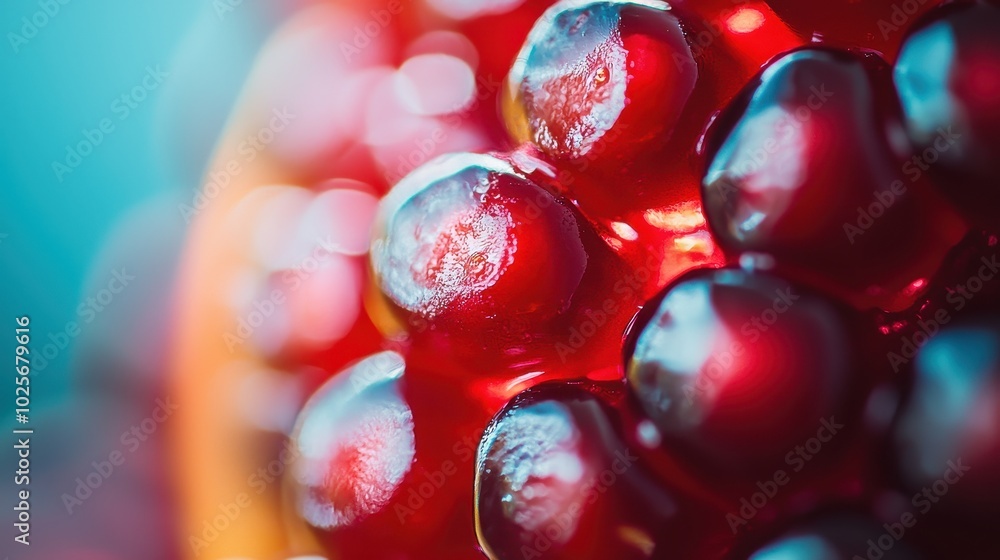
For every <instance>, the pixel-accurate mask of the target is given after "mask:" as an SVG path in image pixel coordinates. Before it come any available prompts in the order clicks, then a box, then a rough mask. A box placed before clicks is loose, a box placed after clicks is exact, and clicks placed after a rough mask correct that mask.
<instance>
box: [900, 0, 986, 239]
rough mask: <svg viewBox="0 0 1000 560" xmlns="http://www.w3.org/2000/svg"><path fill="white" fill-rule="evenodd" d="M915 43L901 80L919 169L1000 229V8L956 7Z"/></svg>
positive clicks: (904, 56) (908, 48) (903, 58)
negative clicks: (999, 28) (999, 32)
mask: <svg viewBox="0 0 1000 560" xmlns="http://www.w3.org/2000/svg"><path fill="white" fill-rule="evenodd" d="M928 17H929V18H930V19H929V20H928V21H927V22H925V23H924V24H923V25H922V26H921V27H920V28H919V29H918V30H916V31H915V32H914V33H913V34H912V35H911V36H910V37H908V38H907V40H906V43H905V44H904V45H903V50H902V51H901V53H900V57H899V60H898V61H897V62H896V67H895V79H896V86H897V88H898V89H899V96H900V99H901V100H902V103H903V109H904V111H905V112H906V118H907V123H908V127H909V132H910V137H911V138H912V139H913V143H914V144H915V146H916V147H917V149H918V150H919V151H918V153H917V154H916V157H915V158H914V159H913V161H912V165H913V166H914V167H915V168H917V169H921V170H924V171H930V172H931V173H933V174H934V175H935V178H936V179H937V181H938V182H939V183H940V187H941V192H942V193H943V194H945V196H947V197H948V198H949V199H950V200H952V201H953V202H954V203H955V204H956V205H958V207H959V208H960V209H961V210H962V211H963V212H964V213H965V214H966V215H968V216H969V217H971V218H973V219H974V220H975V221H977V222H979V223H980V224H981V225H983V226H986V227H995V226H996V225H998V223H1000V222H998V218H997V216H998V215H1000V212H998V210H1000V194H998V192H997V188H996V186H997V184H998V182H1000V175H998V173H997V167H996V162H997V161H998V159H1000V38H998V37H997V32H996V30H997V26H1000V6H996V5H995V4H991V3H989V2H975V3H972V4H971V5H955V6H949V7H947V8H944V9H941V10H939V11H937V12H934V13H933V14H931V15H929V16H928Z"/></svg>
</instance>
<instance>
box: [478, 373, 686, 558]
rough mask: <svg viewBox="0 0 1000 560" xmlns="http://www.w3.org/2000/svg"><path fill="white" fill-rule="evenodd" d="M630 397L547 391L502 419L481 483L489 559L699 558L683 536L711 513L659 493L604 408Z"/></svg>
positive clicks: (487, 450)
mask: <svg viewBox="0 0 1000 560" xmlns="http://www.w3.org/2000/svg"><path fill="white" fill-rule="evenodd" d="M620 391H621V390H620V385H617V384H614V385H610V386H606V387H601V386H588V385H580V384H566V385H562V384H560V385H552V384H547V385H541V386H539V387H537V388H535V389H531V390H529V391H527V392H525V393H522V394H521V395H519V396H518V397H517V398H516V399H514V400H513V401H511V403H510V404H509V405H508V406H507V408H505V409H504V410H503V411H501V413H500V414H499V415H498V416H497V417H496V418H495V419H494V421H493V423H492V424H491V426H490V427H489V428H488V429H487V431H486V433H485V435H484V437H483V443H482V445H481V447H480V449H479V457H478V469H479V470H478V475H477V480H476V521H477V530H478V533H479V539H480V543H481V544H482V545H483V549H484V551H485V552H486V554H487V556H489V557H490V558H521V557H531V558H552V559H555V558H566V559H569V558H581V557H587V558H623V559H625V558H629V559H631V558H635V559H639V558H674V557H680V555H684V554H692V549H690V548H687V547H688V546H690V545H689V544H686V543H682V542H681V535H683V534H685V533H686V532H688V531H698V528H697V523H696V520H697V519H698V518H699V515H702V516H703V515H704V512H703V511H698V510H696V509H694V508H692V507H691V505H690V503H686V502H685V498H684V497H682V496H680V495H678V494H677V493H675V492H671V490H670V488H669V487H667V486H664V485H662V484H658V483H657V481H656V479H655V478H654V477H653V476H651V474H650V473H648V472H646V471H645V469H644V467H643V465H642V464H641V463H640V459H639V457H637V456H635V455H634V454H633V451H632V450H630V449H629V448H628V446H626V445H625V444H624V443H623V442H622V441H621V440H620V439H618V437H617V436H616V435H615V431H616V426H615V421H614V420H613V418H614V413H613V411H612V409H611V408H610V407H609V405H608V403H607V402H606V401H605V400H604V399H610V400H615V395H616V394H620ZM602 397H603V398H602ZM619 398H620V397H619ZM692 510H693V511H692Z"/></svg>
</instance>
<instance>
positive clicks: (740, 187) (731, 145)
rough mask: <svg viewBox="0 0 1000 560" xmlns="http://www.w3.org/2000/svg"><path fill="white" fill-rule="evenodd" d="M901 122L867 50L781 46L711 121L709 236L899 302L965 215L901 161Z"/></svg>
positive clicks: (916, 288) (853, 297)
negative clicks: (786, 49)
mask: <svg viewBox="0 0 1000 560" xmlns="http://www.w3.org/2000/svg"><path fill="white" fill-rule="evenodd" d="M901 127H902V124H901V122H900V116H899V108H898V103H897V102H896V100H895V96H894V95H893V90H892V83H891V80H890V79H889V72H888V68H887V66H886V65H885V64H884V62H882V61H881V60H879V59H878V58H877V57H875V56H874V55H864V56H862V55H855V54H850V53H847V52H840V51H835V50H830V49H819V48H810V49H802V50H798V51H794V52H792V53H790V54H787V55H785V56H783V57H781V58H780V59H778V60H777V61H775V62H774V63H772V64H771V65H770V66H768V68H767V69H765V70H764V72H763V73H762V74H761V75H760V76H759V77H758V79H757V80H755V81H754V82H752V83H751V84H750V86H749V87H748V88H747V89H746V91H745V92H744V94H743V96H742V98H741V100H740V101H739V102H738V103H736V104H735V105H734V106H733V107H731V108H730V109H729V110H728V111H727V113H726V114H725V115H724V117H723V118H721V119H720V121H719V122H718V123H717V124H716V130H715V131H714V132H713V135H712V137H713V142H712V146H711V164H710V165H709V167H708V171H707V173H706V176H705V180H704V183H703V187H702V189H703V197H704V203H705V213H706V217H707V218H708V224H709V226H710V227H711V229H712V231H713V232H714V233H715V235H716V239H717V240H718V241H719V243H720V245H721V246H722V247H723V248H724V249H725V250H726V251H727V252H729V253H730V254H733V255H736V254H740V253H744V252H752V253H765V254H769V255H771V256H773V257H774V259H775V260H776V263H777V268H778V270H779V271H781V272H783V273H785V274H788V275H791V276H793V277H795V278H796V279H798V280H800V281H805V282H807V283H811V284H813V285H816V286H818V287H820V288H822V289H824V290H828V291H832V292H834V293H836V294H838V295H840V296H842V297H844V298H846V299H848V300H849V301H851V302H852V303H854V304H855V305H857V306H859V307H881V308H886V309H896V310H898V309H903V308H905V307H907V306H908V305H910V304H911V303H913V301H914V300H915V299H916V296H918V295H919V293H920V289H921V288H922V287H925V286H926V285H927V283H928V280H929V279H930V277H931V276H932V275H933V274H934V273H935V272H936V271H937V269H938V267H939V266H940V264H941V262H942V259H943V258H944V256H945V254H946V253H947V251H948V250H949V249H950V248H951V247H952V246H953V245H955V244H956V243H957V242H958V241H959V239H960V238H961V236H962V235H963V234H964V233H965V231H966V227H965V226H964V224H963V223H962V221H961V220H960V219H959V218H958V217H957V215H956V214H955V213H954V212H953V211H952V210H951V208H950V207H949V206H948V205H947V204H945V203H944V202H943V201H942V200H941V199H940V197H939V196H938V195H937V194H936V192H935V191H934V188H933V186H932V185H931V184H930V183H929V181H928V180H927V178H926V177H920V176H917V177H912V176H909V175H907V174H906V173H905V168H904V163H905V161H906V156H905V155H898V154H904V153H905V152H906V151H908V149H909V148H908V146H907V145H906V142H905V139H902V138H901V137H900V134H899V132H900V130H901Z"/></svg>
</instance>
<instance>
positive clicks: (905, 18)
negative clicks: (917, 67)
mask: <svg viewBox="0 0 1000 560" xmlns="http://www.w3.org/2000/svg"><path fill="white" fill-rule="evenodd" d="M767 3H768V4H770V5H771V7H772V8H773V9H774V11H775V12H777V14H778V15H779V16H781V18H782V19H784V20H785V21H786V22H788V25H790V26H792V28H793V29H795V30H796V31H798V32H799V33H801V34H802V36H803V37H807V38H808V37H817V38H818V39H819V40H820V41H822V42H823V43H828V44H830V45H834V46H838V47H851V48H865V49H871V50H874V51H877V52H879V53H881V54H882V55H883V56H885V57H886V58H887V59H889V60H892V59H893V58H895V56H896V52H897V51H898V50H899V44H900V43H901V42H902V41H903V37H904V35H905V34H906V30H907V28H909V27H910V25H912V24H913V23H914V22H915V21H916V20H917V19H918V18H919V17H920V16H921V14H923V13H926V12H927V11H928V10H930V9H931V8H933V7H934V6H936V5H937V4H940V0H823V1H821V2H802V1H801V0H768V2H767Z"/></svg>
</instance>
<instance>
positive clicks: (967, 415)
mask: <svg viewBox="0 0 1000 560" xmlns="http://www.w3.org/2000/svg"><path fill="white" fill-rule="evenodd" d="M998 430H1000V317H997V316H993V315H990V316H986V317H982V318H979V319H972V320H966V321H963V322H956V323H954V324H952V325H949V326H948V327H947V328H945V329H943V330H942V331H941V332H940V333H938V334H937V335H936V336H934V337H932V338H931V339H930V341H928V342H927V343H926V344H925V345H923V347H921V348H920V351H919V353H918V355H917V357H916V360H915V361H914V379H913V387H912V389H911V390H910V394H909V396H908V398H907V400H906V402H905V403H904V405H903V408H902V410H901V413H900V417H899V423H898V425H897V426H896V427H895V429H894V444H895V448H896V457H897V463H896V468H897V469H898V471H899V473H900V477H901V479H902V481H903V483H904V485H905V487H906V488H907V489H908V490H911V491H920V490H921V489H922V488H925V487H929V488H931V489H932V490H933V492H934V493H935V494H936V496H937V498H939V499H941V502H942V503H941V505H940V506H937V507H940V508H942V509H947V510H948V511H951V512H958V514H959V515H963V514H964V515H973V514H975V513H983V512H995V510H996V508H995V505H996V502H997V500H1000V433H998ZM941 481H943V482H941ZM942 488H944V491H942ZM945 492H946V493H947V499H944V498H942V495H943V493H945ZM935 501H937V500H935Z"/></svg>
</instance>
